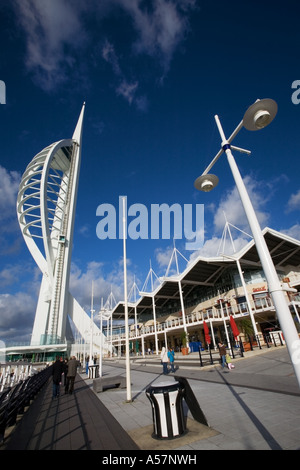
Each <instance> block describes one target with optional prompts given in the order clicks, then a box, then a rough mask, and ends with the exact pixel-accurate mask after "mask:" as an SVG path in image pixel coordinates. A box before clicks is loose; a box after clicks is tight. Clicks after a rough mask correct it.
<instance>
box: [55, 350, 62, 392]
mask: <svg viewBox="0 0 300 470" xmlns="http://www.w3.org/2000/svg"><path fill="white" fill-rule="evenodd" d="M62 373H63V362H62V358H60V357H58V356H57V358H56V361H55V362H54V364H53V368H52V380H53V387H52V398H58V397H59V395H60V383H61V376H62Z"/></svg>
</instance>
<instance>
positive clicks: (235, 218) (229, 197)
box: [214, 176, 269, 233]
mask: <svg viewBox="0 0 300 470" xmlns="http://www.w3.org/2000/svg"><path fill="white" fill-rule="evenodd" d="M244 183H245V186H246V188H247V192H248V194H249V197H250V200H251V202H252V205H253V207H254V210H255V213H256V216H257V219H258V221H259V223H260V225H261V227H262V228H264V227H265V226H266V225H268V221H269V214H268V213H267V212H266V211H263V210H262V207H263V205H264V204H265V202H266V200H265V197H264V196H263V195H262V192H261V191H260V189H261V183H260V182H258V181H255V180H254V179H253V178H252V177H251V176H246V177H245V178H244ZM225 216H226V219H227V220H228V222H229V223H230V224H232V225H235V226H237V227H238V228H239V229H240V230H245V231H246V232H248V233H249V230H250V229H249V225H248V221H247V218H246V214H245V210H244V208H243V205H242V202H241V198H240V195H239V193H238V191H237V188H236V187H234V188H233V189H232V190H230V191H228V192H227V194H226V195H225V197H224V199H223V200H222V201H221V202H220V205H219V207H218V208H217V210H216V212H215V216H214V225H215V230H216V232H220V231H221V230H223V229H224V226H225V222H226V219H225ZM250 233H251V232H250Z"/></svg>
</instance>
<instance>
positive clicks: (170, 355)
mask: <svg viewBox="0 0 300 470" xmlns="http://www.w3.org/2000/svg"><path fill="white" fill-rule="evenodd" d="M168 358H169V362H170V366H171V372H175V366H174V361H175V352H174V349H173V348H169V351H168Z"/></svg>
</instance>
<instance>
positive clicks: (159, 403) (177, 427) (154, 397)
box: [146, 382, 186, 439]
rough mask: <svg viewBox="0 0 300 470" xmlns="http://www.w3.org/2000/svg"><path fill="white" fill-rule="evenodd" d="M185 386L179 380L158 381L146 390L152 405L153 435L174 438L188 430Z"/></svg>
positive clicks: (160, 437) (161, 437)
mask: <svg viewBox="0 0 300 470" xmlns="http://www.w3.org/2000/svg"><path fill="white" fill-rule="evenodd" d="M184 392H185V390H184V386H183V385H182V384H180V383H179V382H158V383H156V384H152V385H151V386H150V387H148V388H147V390H146V395H147V397H148V398H149V400H150V403H151V406H152V417H153V429H154V432H153V434H152V437H156V438H158V439H172V438H175V437H178V436H180V435H181V434H183V433H184V432H185V431H186V425H185V419H184V414H183V407H182V399H183V396H184Z"/></svg>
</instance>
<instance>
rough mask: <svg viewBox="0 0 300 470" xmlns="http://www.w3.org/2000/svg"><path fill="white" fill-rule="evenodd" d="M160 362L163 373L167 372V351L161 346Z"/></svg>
mask: <svg viewBox="0 0 300 470" xmlns="http://www.w3.org/2000/svg"><path fill="white" fill-rule="evenodd" d="M160 359H161V363H162V365H163V374H164V375H167V374H168V362H169V358H168V353H167V351H166V348H165V347H164V346H163V347H162V350H161V355H160Z"/></svg>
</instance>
